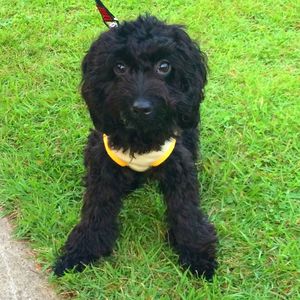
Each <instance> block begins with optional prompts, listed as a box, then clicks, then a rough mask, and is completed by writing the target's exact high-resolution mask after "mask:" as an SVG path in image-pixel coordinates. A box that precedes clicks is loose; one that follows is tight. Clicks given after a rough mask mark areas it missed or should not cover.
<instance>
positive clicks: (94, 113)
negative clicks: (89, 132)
mask: <svg viewBox="0 0 300 300" xmlns="http://www.w3.org/2000/svg"><path fill="white" fill-rule="evenodd" d="M94 52H95V50H94V49H93V46H92V47H91V49H90V50H89V52H88V53H87V54H86V56H85V57H84V59H83V61H82V65H81V69H82V81H81V95H82V98H83V99H84V100H85V103H86V104H87V107H88V110H89V113H90V116H91V119H92V121H93V124H94V126H95V128H96V129H98V130H100V131H101V130H102V124H103V121H102V120H103V107H102V105H103V104H102V101H101V99H103V96H102V93H103V92H102V90H101V89H100V88H99V84H96V76H95V71H94V69H95V68H94V67H93V61H92V58H93V57H94Z"/></svg>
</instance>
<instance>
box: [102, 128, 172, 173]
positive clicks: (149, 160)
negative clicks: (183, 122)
mask: <svg viewBox="0 0 300 300" xmlns="http://www.w3.org/2000/svg"><path fill="white" fill-rule="evenodd" d="M103 142H104V146H105V150H106V152H107V154H108V155H109V157H110V158H111V159H112V160H113V161H114V162H115V163H117V164H118V165H119V166H121V167H129V168H131V169H132V170H134V171H137V172H144V171H146V170H148V169H149V168H151V167H157V166H159V165H160V164H162V163H163V162H164V161H165V160H166V159H167V158H168V157H169V156H170V155H171V153H172V152H173V150H174V148H175V144H176V139H174V138H171V139H169V140H167V141H166V142H165V143H164V144H163V145H162V147H161V150H159V151H151V152H148V153H144V154H135V155H134V157H132V155H130V152H129V150H127V151H123V150H122V149H120V150H115V149H112V148H110V147H109V143H108V136H107V135H106V134H103Z"/></svg>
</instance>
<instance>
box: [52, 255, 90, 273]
mask: <svg viewBox="0 0 300 300" xmlns="http://www.w3.org/2000/svg"><path fill="white" fill-rule="evenodd" d="M92 261H93V260H91V259H86V258H85V259H80V258H78V257H72V256H70V255H63V256H61V257H59V258H58V260H57V261H56V263H55V265H54V266H53V272H54V274H55V275H56V276H58V277H61V276H63V275H64V274H65V272H66V271H67V270H71V269H74V271H76V272H82V271H83V270H84V268H85V266H86V265H87V264H89V263H91V262H92Z"/></svg>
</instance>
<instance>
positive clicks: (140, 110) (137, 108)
mask: <svg viewBox="0 0 300 300" xmlns="http://www.w3.org/2000/svg"><path fill="white" fill-rule="evenodd" d="M132 110H133V112H134V113H135V114H143V115H150V114H151V113H152V111H153V105H152V103H151V102H150V101H149V100H147V99H144V98H138V99H137V100H135V101H134V103H133V105H132Z"/></svg>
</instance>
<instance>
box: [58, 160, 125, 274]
mask: <svg viewBox="0 0 300 300" xmlns="http://www.w3.org/2000/svg"><path fill="white" fill-rule="evenodd" d="M88 170H89V171H88V176H87V190H86V193H85V196H84V204H83V207H82V211H81V221H80V223H79V224H78V225H76V226H75V227H74V228H73V230H72V231H71V233H70V235H69V236H68V239H67V242H66V244H65V246H64V247H63V253H62V255H61V257H60V258H59V259H58V260H57V262H56V265H55V267H54V273H55V274H56V275H57V276H62V275H63V274H64V272H65V270H67V269H72V268H73V267H75V270H76V271H82V270H83V268H84V266H85V265H86V264H89V263H91V262H94V261H95V260H97V259H99V258H100V257H102V256H107V255H109V254H110V253H111V252H112V248H113V246H114V243H115V240H116V238H117V235H118V224H117V217H118V213H119V211H120V208H121V197H122V196H123V195H124V194H125V191H126V186H127V187H128V182H129V181H130V178H129V177H130V176H129V177H128V176H126V171H124V170H123V169H122V168H120V167H118V166H115V165H114V163H113V162H112V161H109V159H108V160H103V161H102V162H101V164H99V165H98V166H97V165H96V166H95V165H94V166H93V167H92V168H88ZM128 174H129V175H130V171H129V173H128Z"/></svg>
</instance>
